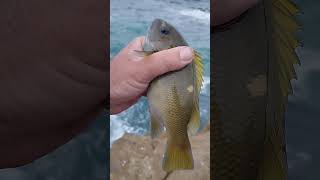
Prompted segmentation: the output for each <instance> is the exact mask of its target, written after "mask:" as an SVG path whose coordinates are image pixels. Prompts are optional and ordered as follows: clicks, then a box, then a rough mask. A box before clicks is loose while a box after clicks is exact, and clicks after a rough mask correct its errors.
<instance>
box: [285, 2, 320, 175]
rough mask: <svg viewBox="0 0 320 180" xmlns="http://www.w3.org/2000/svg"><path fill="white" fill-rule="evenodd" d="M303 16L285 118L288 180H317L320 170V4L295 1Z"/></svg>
mask: <svg viewBox="0 0 320 180" xmlns="http://www.w3.org/2000/svg"><path fill="white" fill-rule="evenodd" d="M294 2H296V3H297V5H298V6H299V7H300V9H301V10H302V11H303V14H301V15H299V17H298V18H299V20H300V21H301V23H302V24H303V30H302V31H300V32H299V33H298V35H299V37H300V39H301V40H302V41H303V44H304V47H303V48H299V49H297V52H298V54H299V56H300V58H301V66H300V67H297V68H296V71H297V76H298V80H297V81H295V80H294V81H292V83H293V90H294V95H293V96H290V97H289V106H288V111H287V115H286V140H287V151H288V164H289V180H316V179H320V178H319V170H320V155H319V152H320V141H319V138H320V35H319V34H318V33H319V32H320V21H319V19H320V12H319V8H320V1H316V0H294Z"/></svg>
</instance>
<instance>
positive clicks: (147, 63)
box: [143, 46, 194, 82]
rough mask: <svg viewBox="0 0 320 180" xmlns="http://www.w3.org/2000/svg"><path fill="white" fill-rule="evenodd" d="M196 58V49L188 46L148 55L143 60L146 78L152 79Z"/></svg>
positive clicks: (147, 79) (179, 67)
mask: <svg viewBox="0 0 320 180" xmlns="http://www.w3.org/2000/svg"><path fill="white" fill-rule="evenodd" d="M193 58H194V51H193V49H192V48H190V47H187V46H181V47H176V48H172V49H168V50H163V51H160V52H157V53H154V54H152V55H150V56H147V57H145V58H144V60H143V63H144V64H143V67H144V68H145V70H144V72H145V73H144V76H145V77H144V78H145V80H146V81H148V82H149V81H151V80H152V79H154V78H155V77H157V76H159V75H162V74H164V73H167V72H169V71H174V70H178V69H181V68H183V67H184V66H186V65H187V64H189V63H191V61H192V59H193Z"/></svg>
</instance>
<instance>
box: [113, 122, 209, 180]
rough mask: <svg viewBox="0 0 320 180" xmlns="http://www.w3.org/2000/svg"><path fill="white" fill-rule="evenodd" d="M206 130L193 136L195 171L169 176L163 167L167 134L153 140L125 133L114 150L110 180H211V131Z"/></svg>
mask: <svg viewBox="0 0 320 180" xmlns="http://www.w3.org/2000/svg"><path fill="white" fill-rule="evenodd" d="M204 129H205V130H204V132H201V133H199V134H198V135H196V136H191V137H190V142H191V146H192V153H193V158H194V169H193V170H179V171H175V172H173V173H170V174H168V173H167V172H165V171H163V170H162V167H161V165H162V156H163V153H164V149H165V145H166V137H165V135H162V136H161V137H159V138H157V139H155V140H151V138H150V136H137V135H131V134H125V135H124V136H123V137H122V138H120V139H119V140H117V141H116V142H114V144H113V145H112V148H111V157H110V178H111V180H163V179H167V180H177V179H182V180H195V179H196V180H209V179H210V131H209V128H207V127H206V128H204Z"/></svg>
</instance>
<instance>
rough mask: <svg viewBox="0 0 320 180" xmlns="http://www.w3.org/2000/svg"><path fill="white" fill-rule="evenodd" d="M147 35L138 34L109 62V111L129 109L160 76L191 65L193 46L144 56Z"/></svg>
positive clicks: (117, 111)
mask: <svg viewBox="0 0 320 180" xmlns="http://www.w3.org/2000/svg"><path fill="white" fill-rule="evenodd" d="M143 44H144V37H138V38H136V39H135V40H133V41H132V42H131V43H129V45H128V46H127V47H125V48H124V49H122V50H121V52H120V53H119V54H117V55H116V56H115V57H114V58H113V60H112V61H111V63H110V113H111V114H116V113H120V112H121V111H123V110H125V109H127V108H129V107H130V106H131V105H133V104H134V103H136V102H137V101H138V99H139V98H140V97H141V96H142V95H144V94H145V92H146V90H147V88H148V86H149V83H150V82H151V81H152V80H153V79H154V78H155V77H157V76H159V75H161V74H164V73H166V72H169V71H173V70H178V69H181V68H183V67H184V66H186V65H187V64H189V63H190V62H191V61H192V59H193V57H194V53H193V50H192V49H191V48H190V47H185V46H181V47H176V48H172V49H168V50H163V51H160V52H157V53H154V54H152V55H150V56H146V57H141V56H140V55H139V54H137V53H136V52H135V51H136V50H142V47H143Z"/></svg>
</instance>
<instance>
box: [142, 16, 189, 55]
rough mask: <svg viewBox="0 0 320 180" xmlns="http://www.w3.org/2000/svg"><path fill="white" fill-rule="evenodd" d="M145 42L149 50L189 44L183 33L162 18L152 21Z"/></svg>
mask: <svg viewBox="0 0 320 180" xmlns="http://www.w3.org/2000/svg"><path fill="white" fill-rule="evenodd" d="M145 44H146V45H147V46H148V49H149V50H153V51H161V50H165V49H169V48H173V47H177V46H186V45H187V43H186V42H185V40H184V39H183V37H182V36H181V34H180V33H179V32H178V31H177V30H176V29H175V28H174V27H173V26H172V25H171V24H169V23H168V22H166V21H164V20H162V19H155V20H154V21H153V22H152V23H151V25H150V27H149V29H148V33H147V37H146V43H145Z"/></svg>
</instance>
